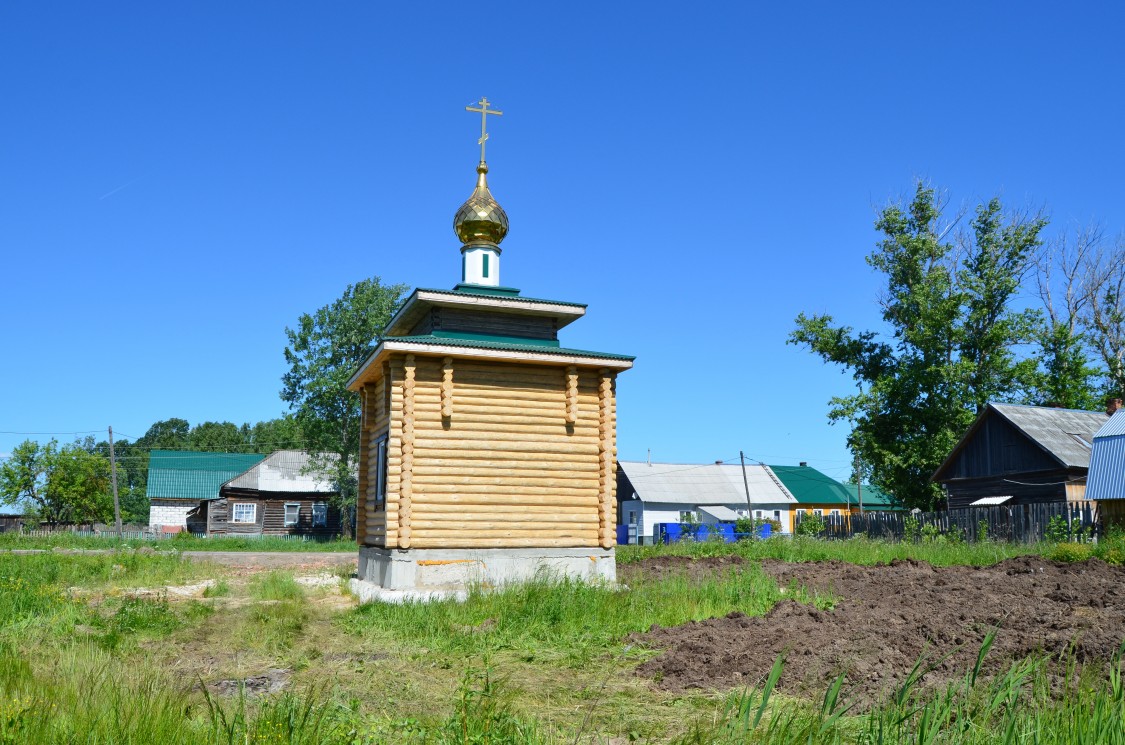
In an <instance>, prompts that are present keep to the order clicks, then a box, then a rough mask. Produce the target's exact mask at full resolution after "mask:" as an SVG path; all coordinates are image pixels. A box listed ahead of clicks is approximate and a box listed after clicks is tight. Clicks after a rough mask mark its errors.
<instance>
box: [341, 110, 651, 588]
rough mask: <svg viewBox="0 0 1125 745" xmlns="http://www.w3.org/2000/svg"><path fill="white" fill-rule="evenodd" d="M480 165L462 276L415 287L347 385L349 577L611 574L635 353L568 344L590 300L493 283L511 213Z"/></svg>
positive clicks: (383, 581) (444, 583)
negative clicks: (354, 403) (627, 374)
mask: <svg viewBox="0 0 1125 745" xmlns="http://www.w3.org/2000/svg"><path fill="white" fill-rule="evenodd" d="M482 108H483V107H482ZM487 173H488V167H487V166H486V165H485V163H484V160H483V153H482V159H481V162H480V165H479V166H478V167H477V174H478V178H477V185H476V188H475V190H474V191H473V193H472V195H471V196H470V197H469V200H468V201H467V202H466V203H465V204H464V205H462V207H461V208H460V209H459V210H458V211H457V213H456V216H455V218H454V230H455V232H456V234H457V236H458V238H459V239H460V241H461V244H462V246H461V278H462V282H461V283H460V284H458V285H457V286H455V287H454V288H453V289H451V290H440V289H417V290H415V291H414V292H413V293H412V294H411V295H410V296H409V298H408V299H407V300H406V301H405V303H404V304H403V305H402V307H401V308H400V309H399V310H398V312H397V313H396V314H395V316H394V317H393V318H392V319H391V321H390V323H389V324H388V325H387V327H386V329H385V332H384V334H383V335H382V337H381V338H380V339H379V340H378V341H377V344H376V346H375V348H374V351H373V352H372V353H371V356H370V357H369V358H368V359H367V361H366V362H365V363H364V364H363V365H362V366H361V368H360V369H359V370H358V371H357V372H356V373H355V375H354V376H353V377H352V379H351V380H350V381H349V383H348V387H349V389H350V390H352V391H355V392H356V393H357V394H359V395H360V397H361V400H362V421H361V427H362V438H361V446H360V454H359V494H360V505H359V520H358V524H357V531H356V532H357V539H358V542H359V546H360V556H359V579H360V580H362V581H365V582H368V583H370V584H371V585H373V586H377V587H378V588H383V589H391V590H414V589H418V588H430V587H450V586H458V585H464V584H465V583H467V582H472V581H483V582H489V583H495V582H503V581H508V580H515V579H521V578H525V577H530V576H532V575H533V574H534V573H535V572H537V571H540V570H543V569H546V570H549V571H551V572H555V573H560V574H566V575H571V576H578V577H601V578H605V579H610V580H612V579H613V578H614V576H615V563H614V545H615V540H616V532H615V526H616V522H617V520H616V507H617V502H616V499H615V495H614V490H615V487H616V478H615V474H614V468H615V462H616V458H615V454H616V419H617V404H616V385H617V382H616V381H617V374H618V373H619V372H621V371H622V370H626V369H628V368H629V367H631V366H632V360H633V358H632V357H628V356H625V355H620V354H610V353H602V352H591V351H586V350H581V349H573V348H570V347H566V346H563V344H562V343H561V342H560V340H559V332H560V331H561V330H562V329H563V328H565V327H566V326H568V325H570V324H571V323H573V322H574V321H576V320H578V319H580V318H581V317H582V316H583V315H584V314H585V312H586V306H584V305H582V304H579V303H573V302H567V301H560V300H544V299H539V298H533V297H526V296H524V295H522V294H521V293H520V291H519V290H516V289H513V288H510V287H504V286H502V285H501V284H500V278H499V273H500V272H499V270H500V247H499V244H500V242H501V241H502V240H503V239H504V237H505V235H506V234H507V231H508V218H507V215H506V214H505V213H504V211H503V209H501V207H500V205H499V204H498V203H497V202H496V200H495V199H494V198H493V197H492V194H491V192H490V191H489V188H488V184H487V181H486V174H487Z"/></svg>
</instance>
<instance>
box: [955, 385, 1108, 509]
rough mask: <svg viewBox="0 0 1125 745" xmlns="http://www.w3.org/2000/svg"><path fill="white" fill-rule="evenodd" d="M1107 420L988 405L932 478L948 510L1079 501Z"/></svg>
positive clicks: (1095, 414)
mask: <svg viewBox="0 0 1125 745" xmlns="http://www.w3.org/2000/svg"><path fill="white" fill-rule="evenodd" d="M1107 418H1108V414H1106V413H1104V412H1101V411H1076V410H1073V409H1057V408H1051V407H1044V406H1019V405H1016V404H988V406H986V407H985V408H984V410H983V411H982V412H981V413H980V415H979V416H978V417H977V419H976V421H975V422H974V423H973V425H972V427H970V428H969V431H968V432H967V433H966V434H965V436H964V437H963V438H961V441H960V442H959V443H957V446H956V447H955V448H953V452H951V453H950V454H949V457H948V458H946V460H945V462H944V463H942V465H941V467H940V468H938V470H937V471H936V472H935V473H934V475H933V480H934V481H936V482H938V483H940V484H941V485H942V486H943V487H945V490H946V493H947V495H948V498H949V509H958V508H961V507H971V506H983V505H999V504H1005V505H1016V504H1030V503H1034V502H1062V501H1078V500H1082V499H1084V498H1085V494H1086V476H1087V472H1088V470H1089V466H1090V448H1091V446H1092V445H1093V439H1094V433H1096V432H1097V431H1098V429H1099V428H1100V427H1101V426H1102V425H1103V424H1105V422H1106V419H1107Z"/></svg>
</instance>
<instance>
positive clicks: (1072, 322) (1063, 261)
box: [1033, 227, 1102, 410]
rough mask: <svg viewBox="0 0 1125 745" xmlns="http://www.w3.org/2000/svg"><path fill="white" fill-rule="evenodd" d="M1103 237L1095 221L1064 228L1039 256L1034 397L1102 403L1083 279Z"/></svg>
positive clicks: (1047, 401)
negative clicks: (1039, 320) (1092, 224)
mask: <svg viewBox="0 0 1125 745" xmlns="http://www.w3.org/2000/svg"><path fill="white" fill-rule="evenodd" d="M1101 241H1102V234H1101V230H1100V229H1098V228H1096V227H1093V228H1085V229H1083V230H1079V231H1076V232H1074V233H1073V234H1067V233H1063V234H1061V235H1059V236H1058V237H1056V238H1055V239H1054V240H1052V241H1050V242H1049V243H1047V244H1046V245H1045V246H1044V249H1043V251H1041V252H1040V254H1039V255H1038V257H1037V258H1036V267H1037V271H1036V275H1035V279H1036V289H1037V290H1038V294H1039V299H1040V300H1041V301H1042V302H1043V311H1044V314H1045V315H1044V318H1043V320H1042V323H1041V324H1040V326H1039V328H1038V330H1037V333H1036V342H1037V344H1038V352H1037V353H1036V360H1037V361H1038V363H1039V374H1038V379H1037V381H1036V386H1035V388H1036V390H1035V395H1034V396H1033V402H1034V403H1037V404H1040V405H1050V406H1062V407H1063V408H1067V409H1086V410H1090V409H1096V408H1098V407H1099V406H1100V405H1101V402H1100V401H1099V400H1098V399H1099V396H1098V392H1097V388H1098V381H1099V379H1100V378H1101V377H1102V376H1101V371H1099V370H1098V368H1097V367H1096V366H1095V365H1094V364H1093V362H1092V360H1091V358H1090V353H1089V345H1088V344H1087V338H1086V335H1085V333H1084V331H1083V327H1082V321H1083V316H1084V314H1085V312H1086V310H1087V307H1088V306H1089V297H1088V292H1087V291H1086V289H1085V287H1084V284H1085V283H1086V281H1087V277H1088V275H1089V262H1090V259H1091V257H1092V256H1094V255H1095V254H1096V253H1097V248H1098V245H1099V244H1100V243H1101Z"/></svg>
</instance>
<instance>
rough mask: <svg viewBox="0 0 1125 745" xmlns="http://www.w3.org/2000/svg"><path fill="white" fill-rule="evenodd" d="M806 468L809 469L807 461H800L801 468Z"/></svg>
mask: <svg viewBox="0 0 1125 745" xmlns="http://www.w3.org/2000/svg"><path fill="white" fill-rule="evenodd" d="M808 467H809V462H808V461H807V460H803V461H801V468H808Z"/></svg>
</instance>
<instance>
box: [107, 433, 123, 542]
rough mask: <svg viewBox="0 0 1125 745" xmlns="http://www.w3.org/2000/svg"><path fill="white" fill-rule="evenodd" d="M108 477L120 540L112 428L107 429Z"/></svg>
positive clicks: (119, 511) (114, 517) (119, 504)
mask: <svg viewBox="0 0 1125 745" xmlns="http://www.w3.org/2000/svg"><path fill="white" fill-rule="evenodd" d="M109 476H110V480H111V481H112V482H113V519H114V521H115V522H116V523H117V537H118V539H120V538H121V502H119V501H118V500H117V456H115V455H114V454H113V427H110V428H109Z"/></svg>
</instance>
